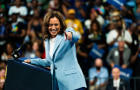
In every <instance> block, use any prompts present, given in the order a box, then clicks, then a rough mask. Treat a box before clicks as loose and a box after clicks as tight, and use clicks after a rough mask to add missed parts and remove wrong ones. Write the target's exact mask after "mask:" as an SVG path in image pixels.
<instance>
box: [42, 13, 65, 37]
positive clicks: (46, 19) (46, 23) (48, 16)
mask: <svg viewBox="0 0 140 90" xmlns="http://www.w3.org/2000/svg"><path fill="white" fill-rule="evenodd" d="M53 17H56V18H57V19H58V20H59V22H60V32H59V34H63V33H64V31H65V29H66V24H65V22H64V18H63V15H62V14H61V13H60V12H58V11H52V12H48V13H47V14H46V15H45V16H44V21H43V24H44V27H45V28H44V29H45V33H44V34H43V38H44V39H46V38H49V37H50V33H49V31H48V27H49V21H50V19H51V18H53Z"/></svg>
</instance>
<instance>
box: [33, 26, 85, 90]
mask: <svg viewBox="0 0 140 90" xmlns="http://www.w3.org/2000/svg"><path fill="white" fill-rule="evenodd" d="M66 32H72V40H66V39H65V35H64V34H62V35H57V36H56V39H55V40H56V41H55V47H54V50H53V52H54V53H53V58H51V57H50V55H49V39H46V40H45V51H46V59H44V60H42V59H40V58H38V59H31V64H36V65H41V66H50V67H51V74H52V76H53V78H56V79H57V82H58V87H59V90H75V89H78V88H81V87H86V82H85V78H84V75H83V72H82V70H81V68H80V66H79V64H78V61H77V57H76V47H75V42H77V41H78V40H79V38H80V35H79V34H78V33H77V32H75V31H74V30H73V28H71V27H69V28H67V29H66ZM54 73H55V74H54ZM53 88H54V89H53V90H55V85H54V86H53Z"/></svg>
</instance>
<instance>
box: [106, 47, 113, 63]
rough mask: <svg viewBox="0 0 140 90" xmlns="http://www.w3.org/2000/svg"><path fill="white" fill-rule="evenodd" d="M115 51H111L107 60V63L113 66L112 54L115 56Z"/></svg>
mask: <svg viewBox="0 0 140 90" xmlns="http://www.w3.org/2000/svg"><path fill="white" fill-rule="evenodd" d="M113 51H114V49H111V50H110V52H109V53H108V55H107V58H106V60H107V63H108V64H111V63H112V62H113V61H112V54H113Z"/></svg>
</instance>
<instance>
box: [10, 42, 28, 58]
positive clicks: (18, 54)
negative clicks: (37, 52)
mask: <svg viewBox="0 0 140 90" xmlns="http://www.w3.org/2000/svg"><path fill="white" fill-rule="evenodd" d="M25 45H26V43H23V44H22V45H21V46H20V47H19V48H17V49H15V50H14V51H13V52H12V56H13V58H14V59H18V58H19V57H20V56H21V53H20V51H22V50H23V49H24V47H25Z"/></svg>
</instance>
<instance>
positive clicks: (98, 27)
mask: <svg viewBox="0 0 140 90" xmlns="http://www.w3.org/2000/svg"><path fill="white" fill-rule="evenodd" d="M93 24H96V25H97V30H98V31H97V32H98V33H101V27H100V24H99V22H98V21H97V20H92V21H91V25H90V32H93V30H92V25H93Z"/></svg>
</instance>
